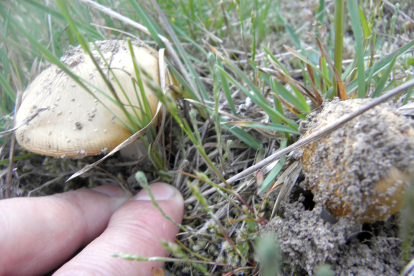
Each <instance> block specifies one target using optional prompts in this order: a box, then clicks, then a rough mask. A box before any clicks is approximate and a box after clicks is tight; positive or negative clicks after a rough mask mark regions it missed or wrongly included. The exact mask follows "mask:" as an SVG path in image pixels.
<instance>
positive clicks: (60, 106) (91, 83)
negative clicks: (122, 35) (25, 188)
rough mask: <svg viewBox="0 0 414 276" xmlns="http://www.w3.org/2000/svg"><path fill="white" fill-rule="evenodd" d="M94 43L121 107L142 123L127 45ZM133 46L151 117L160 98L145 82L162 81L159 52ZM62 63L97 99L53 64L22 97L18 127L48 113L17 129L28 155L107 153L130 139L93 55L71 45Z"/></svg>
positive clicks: (60, 155)
mask: <svg viewBox="0 0 414 276" xmlns="http://www.w3.org/2000/svg"><path fill="white" fill-rule="evenodd" d="M95 44H96V45H97V47H98V49H99V51H98V50H97V49H96V48H95V46H94V45H93V44H92V43H90V44H89V48H90V50H91V53H92V54H93V56H94V58H95V59H96V60H97V62H98V64H99V67H100V68H101V69H102V71H103V73H104V74H105V76H107V79H108V80H109V81H110V83H111V85H112V87H113V88H114V90H115V91H116V94H117V95H118V97H119V99H120V101H121V103H123V105H124V107H125V109H126V110H127V111H128V112H129V113H131V114H134V110H133V107H134V109H135V111H136V112H137V114H138V117H140V119H141V118H142V116H143V115H144V110H141V109H140V106H141V105H140V103H139V102H141V103H142V98H141V93H140V90H139V86H138V84H137V81H136V74H135V70H134V65H133V62H132V57H131V53H130V50H129V47H128V43H127V41H120V40H110V41H97V42H95ZM132 45H133V51H134V54H135V62H136V64H137V66H138V67H139V68H140V72H141V74H140V75H141V79H142V83H143V87H144V91H145V97H146V100H147V101H148V103H149V106H150V109H151V113H152V114H151V118H152V116H154V115H155V112H156V108H157V104H158V99H157V97H156V96H155V94H154V92H153V91H152V89H150V88H149V87H148V86H147V84H146V81H148V80H149V79H152V80H153V81H154V82H157V83H158V84H159V83H160V80H159V70H158V54H157V52H156V51H155V50H154V49H152V48H150V47H148V46H147V45H145V44H144V43H139V42H132ZM99 52H100V53H101V54H102V55H103V57H104V58H105V60H106V62H105V61H104V60H103V59H102V56H101V54H100V53H99ZM61 61H62V62H63V63H64V64H65V65H66V66H67V67H68V68H69V69H70V70H71V71H72V72H73V73H74V74H75V75H77V76H79V77H80V78H81V79H82V80H83V82H84V83H85V85H86V86H87V87H88V88H89V90H90V91H91V92H92V93H93V95H91V94H90V93H88V92H87V91H86V90H85V89H83V88H82V87H81V86H80V85H79V84H77V83H76V82H75V81H74V80H73V79H72V78H71V77H70V76H68V75H67V74H66V73H65V72H64V71H62V70H61V69H60V68H59V67H58V66H56V65H54V64H52V65H50V67H48V68H47V69H46V70H44V71H43V72H42V73H41V74H40V75H39V76H38V77H37V78H36V79H35V80H34V81H33V82H32V83H31V84H30V85H29V87H28V88H27V89H26V91H25V92H24V93H23V97H22V103H21V106H20V108H19V110H18V112H17V114H16V120H15V124H16V125H19V124H20V123H21V122H22V121H24V120H25V119H26V118H28V117H30V116H32V115H33V114H35V113H36V112H37V111H38V110H39V109H41V108H48V109H47V110H45V111H43V112H41V113H39V114H38V115H37V116H36V117H35V118H34V119H33V120H32V121H30V122H29V123H28V124H26V125H24V126H23V127H20V128H19V129H18V130H17V131H16V138H17V141H18V143H19V144H20V145H21V146H22V147H23V148H25V149H27V150H29V151H32V152H35V153H39V154H43V155H48V156H54V157H83V156H88V155H97V154H102V153H106V152H107V151H110V150H112V149H113V148H115V147H116V146H117V145H119V144H120V143H121V142H123V141H124V140H126V139H127V138H128V137H129V136H131V134H132V132H131V130H130V129H129V128H127V127H126V126H125V125H124V124H123V123H122V122H121V121H120V120H122V121H124V122H126V123H129V121H128V119H127V117H126V116H125V114H124V113H123V112H122V110H121V108H120V107H119V106H118V105H117V104H116V103H115V102H114V100H113V98H114V97H113V95H112V93H111V91H110V89H109V88H108V86H107V85H106V83H105V82H104V80H103V78H102V77H101V75H100V74H99V71H98V70H97V68H96V67H95V65H94V63H93V62H92V59H91V58H90V56H89V55H88V54H85V52H84V51H83V49H82V48H81V47H80V46H78V47H71V48H70V49H69V51H67V52H66V53H65V54H64V56H63V57H62V58H61ZM108 67H109V68H110V69H111V70H109V69H108ZM142 68H144V69H145V72H146V73H147V74H148V77H147V76H145V75H144V74H143V70H142ZM112 73H113V74H114V75H115V78H114V76H113V75H112ZM133 79H135V80H133ZM167 79H168V78H167ZM116 80H118V82H119V83H118V82H116ZM134 84H135V85H134ZM120 86H122V89H121V87H120ZM123 91H125V94H124V93H123ZM137 94H138V98H137ZM125 95H126V96H125ZM127 97H128V99H129V100H130V102H131V105H129V103H128V101H127ZM105 106H106V107H105ZM111 112H112V113H111ZM115 115H116V116H115ZM117 117H118V118H119V119H118V118H117Z"/></svg>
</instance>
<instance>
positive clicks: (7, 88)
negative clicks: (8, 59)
mask: <svg viewBox="0 0 414 276" xmlns="http://www.w3.org/2000/svg"><path fill="white" fill-rule="evenodd" d="M0 84H1V86H2V87H3V89H4V91H5V92H6V95H7V96H8V97H9V98H10V99H11V100H12V101H13V102H14V101H15V100H16V94H15V93H14V91H13V88H11V86H10V84H9V82H8V81H7V80H6V78H5V77H4V76H3V74H0Z"/></svg>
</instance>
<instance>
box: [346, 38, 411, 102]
mask: <svg viewBox="0 0 414 276" xmlns="http://www.w3.org/2000/svg"><path fill="white" fill-rule="evenodd" d="M412 47H414V40H412V41H410V42H408V43H407V44H406V45H404V46H402V47H401V48H399V49H398V50H396V51H394V52H393V53H392V54H390V55H388V56H386V57H385V58H383V59H381V60H380V61H378V62H377V63H376V64H375V65H374V66H372V67H371V68H369V69H368V70H367V71H365V80H367V79H368V77H369V76H370V75H371V70H373V72H372V76H376V75H377V74H378V73H379V72H381V71H382V70H384V69H385V68H387V67H388V66H389V65H390V64H391V62H392V60H393V59H394V54H395V55H396V56H397V58H398V57H400V56H401V55H403V54H405V53H406V52H407V51H409V50H410V49H411V48H412ZM357 87H358V80H357V79H355V80H353V81H352V82H350V83H349V84H348V85H346V91H347V93H348V95H349V94H350V93H352V92H353V91H354V90H355V89H356V88H357Z"/></svg>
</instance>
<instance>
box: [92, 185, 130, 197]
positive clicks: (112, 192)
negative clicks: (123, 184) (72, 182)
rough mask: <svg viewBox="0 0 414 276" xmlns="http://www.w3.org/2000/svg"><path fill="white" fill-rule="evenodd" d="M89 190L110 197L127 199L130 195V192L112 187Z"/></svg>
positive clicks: (106, 186) (105, 186)
mask: <svg viewBox="0 0 414 276" xmlns="http://www.w3.org/2000/svg"><path fill="white" fill-rule="evenodd" d="M91 190H93V191H95V192H98V193H101V194H104V195H107V196H110V197H127V196H131V195H132V194H131V193H130V192H128V191H125V190H124V189H122V188H120V187H117V186H112V185H104V186H98V187H94V188H92V189H91Z"/></svg>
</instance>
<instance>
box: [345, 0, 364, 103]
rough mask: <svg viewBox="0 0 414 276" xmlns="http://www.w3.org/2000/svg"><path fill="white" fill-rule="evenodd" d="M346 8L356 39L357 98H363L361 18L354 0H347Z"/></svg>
mask: <svg viewBox="0 0 414 276" xmlns="http://www.w3.org/2000/svg"><path fill="white" fill-rule="evenodd" d="M348 9H349V15H350V16H351V25H352V30H353V31H354V38H355V41H356V52H357V59H358V98H365V94H366V91H365V73H364V72H365V65H364V44H363V41H362V33H361V19H360V17H359V9H358V4H357V2H356V0H348Z"/></svg>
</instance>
